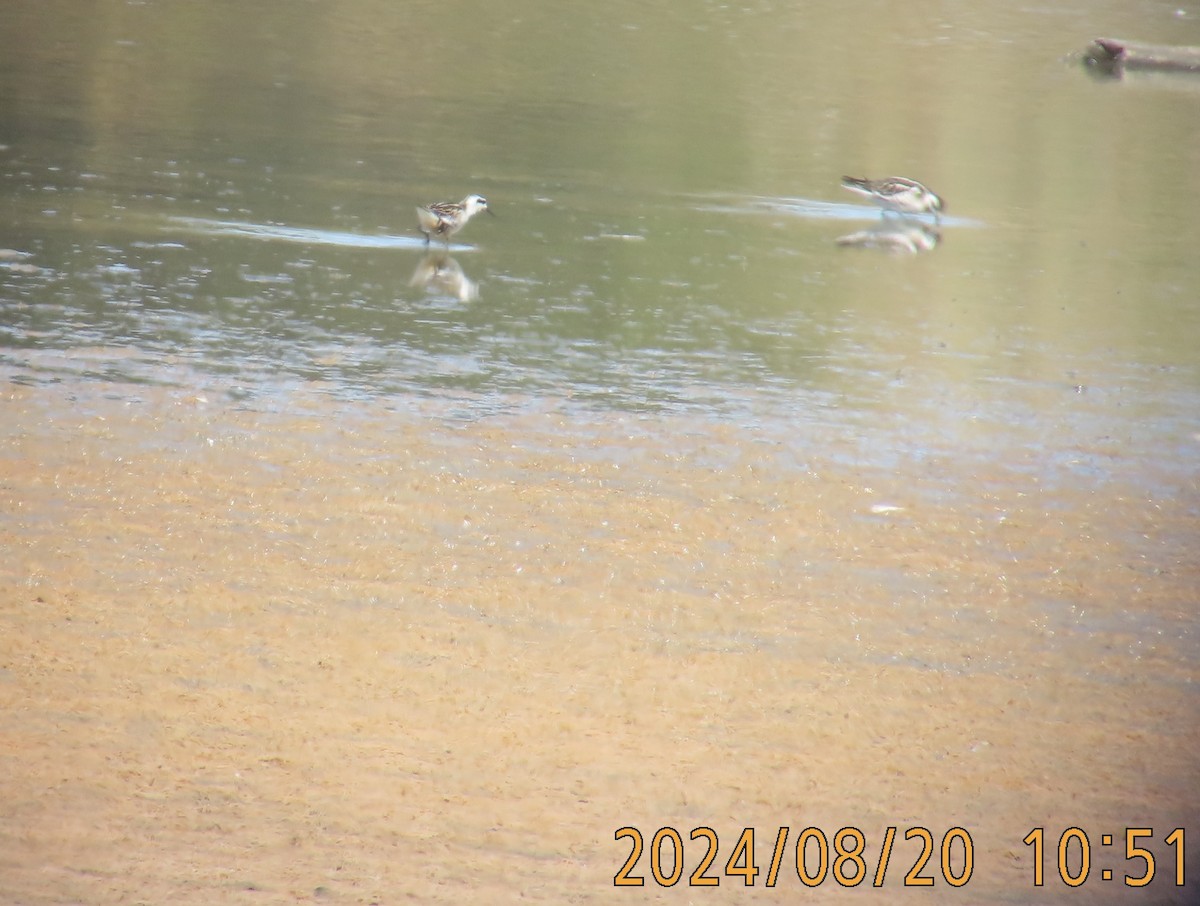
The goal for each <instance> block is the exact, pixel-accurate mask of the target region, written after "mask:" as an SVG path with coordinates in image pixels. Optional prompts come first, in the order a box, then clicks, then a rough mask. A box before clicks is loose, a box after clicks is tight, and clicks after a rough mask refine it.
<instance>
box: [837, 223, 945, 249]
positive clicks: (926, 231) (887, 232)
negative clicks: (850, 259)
mask: <svg viewBox="0 0 1200 906" xmlns="http://www.w3.org/2000/svg"><path fill="white" fill-rule="evenodd" d="M941 241H942V234H941V233H940V232H939V231H938V230H936V229H934V228H933V227H931V226H930V225H929V224H926V223H916V222H914V221H911V220H907V219H906V218H903V217H901V218H897V219H896V222H894V223H893V222H888V221H885V222H884V223H882V224H880V225H879V226H877V227H872V228H870V229H866V230H859V231H858V232H856V233H848V234H847V235H845V236H839V237H838V238H837V240H836V242H837V244H838V245H842V246H852V247H854V248H861V249H878V250H879V251H883V252H889V253H891V254H893V255H919V254H921V253H922V252H931V251H933V250H934V249H935V248H937V245H938V243H939V242H941Z"/></svg>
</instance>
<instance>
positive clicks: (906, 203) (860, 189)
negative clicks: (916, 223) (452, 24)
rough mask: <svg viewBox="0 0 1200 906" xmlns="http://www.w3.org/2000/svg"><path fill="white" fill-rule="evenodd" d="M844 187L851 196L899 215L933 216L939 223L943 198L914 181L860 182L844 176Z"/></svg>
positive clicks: (854, 178) (896, 179)
mask: <svg viewBox="0 0 1200 906" xmlns="http://www.w3.org/2000/svg"><path fill="white" fill-rule="evenodd" d="M842 185H843V186H845V187H846V188H847V189H849V190H850V191H851V192H857V193H859V194H860V195H865V196H867V198H869V199H871V201H873V202H875V204H877V205H879V206H880V207H881V208H883V210H884V213H887V212H889V211H891V212H893V213H896V214H932V215H933V218H934V220H939V219H940V217H939V215H940V214H941V213H942V209H943V208H945V206H946V205H945V203H944V202H943V201H942V199H941V196H940V195H937V194H936V193H934V192H931V191H930V190H929V189H928V188H926V187H925V186H923V185H921V184H920V183H919V182H917V181H916V180H915V179H905V178H904V177H903V176H888V177H885V178H884V179H861V178H859V177H857V176H843V177H842Z"/></svg>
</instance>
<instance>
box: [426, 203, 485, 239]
mask: <svg viewBox="0 0 1200 906" xmlns="http://www.w3.org/2000/svg"><path fill="white" fill-rule="evenodd" d="M480 211H487V212H488V213H489V214H491V213H492V211H491V208H489V207H488V203H487V199H486V198H484V197H483V196H482V195H468V196H467V197H466V198H464V199H463V200H462V201H438V202H434V203H433V204H426V205H418V206H417V223H418V226H419V229H420V230H421V232H422V233H424V234H425V244H426V245H429V238H430V237H431V236H433V235H434V234H437V235H438V236H441V237H442V239H444V240H445V241H446V245H449V244H450V237H451V236H453V235H454V234H455V233H457V232H458V231H459V230H461V229H462V228H463V227H465V226H466V225H467V221H468V220H470V219H471V218H472V217H474V216H475V215H476V214H478V213H479V212H480ZM493 216H494V215H493Z"/></svg>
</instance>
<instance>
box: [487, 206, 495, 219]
mask: <svg viewBox="0 0 1200 906" xmlns="http://www.w3.org/2000/svg"><path fill="white" fill-rule="evenodd" d="M484 210H485V211H487V212H488V213H489V214H491V215H492V216H493V217H495V216H496V212H495V211H493V210H492V209H491V208H484Z"/></svg>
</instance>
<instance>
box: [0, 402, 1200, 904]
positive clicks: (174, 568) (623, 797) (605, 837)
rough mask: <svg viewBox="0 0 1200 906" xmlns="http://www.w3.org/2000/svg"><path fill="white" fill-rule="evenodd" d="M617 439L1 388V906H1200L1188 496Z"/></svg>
mask: <svg viewBox="0 0 1200 906" xmlns="http://www.w3.org/2000/svg"><path fill="white" fill-rule="evenodd" d="M596 418H597V423H593V424H592V425H590V426H589V429H588V430H586V431H579V430H576V427H575V426H574V425H572V424H571V423H570V420H569V417H568V416H565V415H554V414H546V415H540V416H526V417H516V416H513V417H506V418H496V419H493V420H483V421H477V422H474V423H459V424H454V423H450V422H447V421H445V420H442V419H435V418H421V417H418V416H416V415H412V414H408V415H405V416H403V417H400V416H398V415H397V414H396V413H388V412H386V411H378V410H374V409H372V408H370V407H368V406H367V405H366V404H363V405H362V406H356V405H352V404H348V403H332V402H331V403H329V404H328V406H327V407H325V408H323V407H322V405H321V404H319V403H314V404H313V405H312V408H311V409H309V410H307V411H305V412H302V413H291V414H286V413H278V412H255V411H249V410H247V409H238V408H235V407H234V406H233V405H232V404H226V403H224V402H220V403H218V402H213V401H207V400H204V399H200V398H195V397H188V396H187V395H186V394H183V393H173V392H166V391H155V390H146V389H145V388H136V398H132V396H131V391H130V390H129V388H123V387H105V386H103V385H87V386H83V387H80V386H76V387H74V388H71V389H68V388H65V387H57V388H56V387H40V388H28V387H20V386H13V385H10V386H9V387H8V388H7V389H6V390H5V391H4V393H3V396H0V512H2V513H3V519H2V521H0V551H2V556H0V901H2V902H4V903H25V904H43V903H73V902H81V903H90V904H106V903H151V904H159V903H172V904H179V903H197V904H211V903H255V904H261V903H276V902H279V903H289V902H323V903H324V902H329V903H399V902H420V903H497V902H511V901H516V900H527V901H533V902H547V903H561V902H589V903H590V902H600V901H608V900H615V899H620V900H621V901H622V902H626V903H629V902H644V901H653V902H660V901H661V902H679V903H683V902H704V903H709V902H735V901H736V902H748V901H750V900H751V899H753V901H755V902H772V903H774V902H797V901H804V902H825V901H841V900H845V899H847V898H849V899H851V900H854V901H856V902H858V901H868V902H879V903H882V902H892V901H894V900H897V899H899V900H901V901H910V900H911V901H912V902H921V903H932V902H950V901H953V902H960V903H1033V902H1048V903H1057V902H1066V901H1068V900H1069V901H1070V902H1084V901H1086V902H1089V903H1097V902H1099V903H1105V902H1134V901H1135V900H1136V902H1138V903H1148V902H1154V903H1165V902H1180V903H1183V902H1196V900H1197V897H1196V891H1195V885H1196V882H1195V881H1192V880H1191V877H1193V876H1189V883H1188V885H1187V887H1186V888H1183V889H1180V888H1177V887H1176V886H1175V867H1174V866H1175V854H1176V849H1175V848H1173V847H1172V846H1170V845H1169V844H1168V843H1167V842H1166V840H1165V838H1166V837H1167V835H1168V834H1170V833H1171V831H1172V830H1174V829H1175V828H1177V827H1185V828H1187V830H1189V831H1191V832H1193V833H1200V827H1198V826H1197V821H1196V819H1197V817H1198V815H1200V797H1198V796H1197V794H1196V791H1197V790H1200V754H1198V753H1200V695H1198V687H1197V679H1198V678H1200V671H1198V669H1197V668H1198V657H1197V645H1196V641H1197V640H1196V629H1197V606H1198V605H1197V601H1198V597H1200V594H1198V592H1197V589H1200V568H1198V556H1197V553H1196V552H1197V550H1198V549H1200V544H1198V539H1200V507H1198V505H1197V503H1198V500H1200V497H1198V495H1197V493H1196V488H1195V487H1194V486H1192V487H1185V488H1178V489H1173V490H1172V492H1171V493H1169V494H1161V495H1160V496H1157V497H1155V496H1151V495H1150V494H1149V493H1148V492H1147V491H1146V490H1145V489H1144V488H1139V487H1138V486H1135V485H1131V486H1128V487H1122V486H1114V485H1113V484H1112V483H1111V482H1110V483H1105V484H1097V483H1095V482H1087V481H1083V480H1080V481H1077V482H1055V483H1054V486H1053V487H1048V486H1046V485H1047V483H1046V482H1039V480H1038V478H1037V477H1036V472H1035V471H1031V470H1028V469H1005V468H1002V467H999V466H997V467H996V468H995V470H994V471H993V472H990V473H988V474H982V475H981V474H978V471H977V468H976V467H972V469H971V471H972V474H966V473H965V472H966V470H964V469H962V468H960V467H956V465H955V463H954V462H953V461H947V462H938V463H926V464H923V465H920V466H913V467H912V468H907V467H904V468H899V469H897V470H896V471H894V472H884V471H870V470H863V469H860V468H856V467H852V466H847V465H846V464H845V461H844V459H843V458H841V457H838V458H834V457H831V458H830V460H829V461H828V462H820V461H815V462H814V461H811V460H810V461H809V462H808V463H806V465H805V466H804V467H803V468H797V467H795V466H794V464H792V463H791V460H790V459H789V458H788V457H787V455H786V454H787V451H786V450H783V449H780V447H779V445H777V444H771V443H764V442H761V441H760V440H756V439H755V438H754V437H752V436H748V437H743V436H740V435H739V433H738V432H736V431H734V430H732V429H718V428H713V427H711V426H705V425H699V424H689V423H687V422H686V421H685V420H675V421H671V420H667V419H664V420H661V421H659V422H655V421H654V420H644V419H643V420H637V419H630V418H628V417H622V416H616V415H614V416H612V417H611V424H609V425H605V424H603V419H604V417H603V416H597V417H596ZM1070 826H1079V827H1081V828H1082V829H1084V830H1085V831H1086V832H1087V833H1088V834H1089V836H1090V841H1091V875H1090V876H1089V878H1088V880H1087V882H1086V884H1085V891H1083V892H1079V891H1070V890H1068V888H1067V887H1066V886H1064V884H1063V883H1062V881H1060V880H1059V877H1058V863H1057V849H1058V842H1059V838H1060V836H1061V834H1062V833H1063V831H1064V830H1065V829H1066V828H1068V827H1070ZM624 827H632V828H636V829H637V831H638V832H640V834H641V836H642V837H643V842H644V844H645V848H644V849H643V851H642V852H641V855H640V858H639V859H638V860H637V862H636V864H634V865H633V866H632V868H631V869H630V871H629V874H630V875H631V876H637V877H642V878H644V879H645V887H643V888H642V889H640V890H618V889H614V877H615V876H616V875H617V874H618V872H619V871H620V870H621V868H622V865H623V864H624V863H625V861H626V859H627V857H628V856H630V854H631V851H632V850H633V847H634V838H633V837H632V836H630V837H622V838H620V839H618V838H617V832H618V830H619V829H621V828H624ZM664 827H669V828H673V829H674V830H675V831H677V832H678V834H679V838H680V840H682V841H683V844H684V847H683V848H684V852H683V864H682V869H683V870H682V877H681V879H680V880H679V882H678V884H677V885H676V886H675V887H673V888H669V889H668V888H665V887H662V886H660V884H659V883H657V881H656V880H655V877H654V874H653V872H654V870H658V871H659V872H660V874H663V875H664V876H666V877H665V879H667V880H669V877H670V876H671V875H672V873H673V865H674V860H673V857H672V855H671V853H672V844H671V843H670V842H669V839H667V840H666V842H664V837H663V836H660V837H659V846H658V847H657V850H656V851H657V852H658V853H660V854H661V858H653V859H652V851H654V850H655V847H653V846H652V842H653V838H654V836H655V834H656V832H657V831H658V830H659V829H660V828H664ZM702 827H707V828H711V829H712V832H713V833H714V834H715V838H716V840H717V852H716V856H715V859H713V861H712V863H711V865H710V866H708V868H707V870H706V872H705V876H706V877H709V878H714V879H718V880H719V886H718V887H715V888H707V889H703V888H700V887H698V886H696V883H695V881H693V880H690V878H691V876H692V875H693V873H694V872H698V871H699V870H700V869H701V868H702V867H703V866H702V864H701V863H702V861H703V859H704V856H705V854H706V852H707V851H708V849H709V846H710V844H709V842H708V841H707V839H697V840H693V839H691V834H692V832H693V830H694V829H696V828H702ZM809 827H811V828H817V829H819V830H820V831H821V833H822V834H823V835H824V838H825V839H826V840H827V841H828V848H829V850H830V863H829V865H828V867H827V869H826V872H825V877H824V881H823V883H821V884H820V885H819V886H817V887H814V888H813V889H807V888H806V887H805V886H804V885H803V884H802V883H801V881H800V879H799V878H798V876H797V871H796V857H795V844H796V841H797V839H798V838H799V837H800V835H801V832H802V831H803V830H804V829H805V828H809ZM844 827H856V828H858V829H859V830H860V831H861V832H862V834H863V835H864V837H865V852H864V857H865V871H866V874H867V878H866V880H865V882H864V883H863V884H862V885H861V886H859V887H857V888H855V889H844V888H842V887H841V886H840V885H839V884H838V883H837V880H836V879H835V877H834V874H835V867H836V868H837V869H838V870H839V871H841V873H842V877H843V878H845V879H847V880H848V879H851V878H853V876H854V873H855V863H854V861H853V859H851V860H849V861H845V860H843V861H842V862H839V863H837V865H836V866H835V864H834V862H833V859H834V858H835V857H836V856H837V853H836V851H834V849H835V835H836V834H837V832H838V831H839V829H841V828H844ZM889 827H895V828H896V829H897V831H896V836H895V843H894V848H893V851H892V856H891V860H890V862H889V864H888V866H887V871H886V873H885V874H884V875H883V877H882V887H881V888H875V887H872V880H873V879H874V877H875V874H876V870H877V864H878V862H879V853H880V848H881V846H882V844H883V841H884V837H885V833H886V831H887V828H889ZM914 827H924V828H926V829H927V830H928V832H929V834H930V836H931V839H932V841H933V854H932V856H931V858H930V859H929V861H928V863H927V864H926V865H925V866H924V867H923V869H922V870H921V872H920V874H921V876H923V877H926V878H932V879H933V881H934V887H933V889H932V890H930V889H929V888H913V887H906V886H905V874H906V873H907V872H908V871H909V870H910V869H911V868H912V867H913V866H914V864H915V863H918V862H919V859H920V856H921V845H920V841H919V840H918V839H915V838H914V839H905V832H906V831H907V830H908V829H910V828H914ZM954 827H959V828H962V829H963V830H964V831H966V832H967V834H969V839H970V842H971V847H972V856H973V860H972V867H971V874H970V879H969V880H968V881H967V884H966V888H965V889H964V890H960V891H953V890H951V889H950V887H949V885H948V883H947V881H946V879H945V877H944V876H943V866H942V843H943V839H944V838H945V837H946V835H947V832H948V831H950V829H951V828H954ZM1038 827H1042V828H1045V841H1046V846H1045V863H1046V884H1045V887H1043V888H1035V887H1034V884H1033V881H1034V849H1033V848H1032V847H1031V846H1029V845H1026V844H1025V843H1023V842H1022V841H1023V839H1024V838H1025V837H1026V835H1027V834H1029V833H1030V831H1031V830H1032V829H1034V828H1038ZM1126 827H1146V828H1150V829H1151V830H1152V831H1153V837H1152V838H1145V839H1139V840H1138V841H1136V842H1138V844H1139V845H1143V846H1147V847H1148V848H1149V849H1150V850H1151V851H1152V852H1153V853H1154V854H1155V855H1156V857H1157V863H1156V866H1157V871H1156V876H1155V879H1154V881H1153V882H1152V884H1151V887H1150V891H1151V892H1149V893H1147V892H1146V891H1141V892H1138V891H1131V890H1129V889H1128V888H1126V887H1125V886H1124V885H1123V883H1122V881H1121V878H1122V877H1123V876H1124V875H1125V874H1132V875H1140V874H1143V873H1144V864H1143V863H1142V862H1141V861H1139V860H1132V861H1130V862H1126V861H1125V859H1124V854H1125V838H1124V829H1125V828H1126ZM744 828H753V829H754V835H755V836H754V847H753V850H752V863H753V864H754V866H755V867H757V869H758V871H759V874H758V875H757V877H756V878H755V886H754V889H753V891H747V890H746V889H745V887H744V879H743V877H742V876H741V875H737V874H731V875H727V874H726V873H725V871H726V865H727V862H728V861H729V859H730V857H731V856H737V855H739V853H738V851H737V849H736V844H737V843H738V840H739V837H741V835H742V833H743V829H744ZM781 828H786V829H787V834H788V835H787V838H786V841H785V844H784V846H783V848H782V850H781V858H780V859H779V861H778V865H777V875H776V877H775V878H774V879H773V881H774V886H768V884H769V881H771V880H772V879H771V878H769V873H770V872H771V868H772V856H773V849H774V846H775V843H776V839H777V835H778V834H779V833H780V829H781ZM1109 833H1110V834H1113V835H1114V840H1113V843H1112V845H1110V846H1104V845H1102V841H1101V839H1100V837H1101V835H1102V834H1109ZM665 836H666V838H669V836H670V835H669V834H667V835H665ZM807 840H808V843H807V845H806V853H807V861H806V863H805V866H806V867H805V871H806V872H807V873H808V875H809V876H810V880H816V879H817V878H819V877H820V875H821V865H820V858H819V857H820V850H821V835H820V834H818V833H816V832H815V831H814V832H810V833H809V834H808V835H807ZM840 842H841V844H842V845H843V848H845V849H852V848H853V846H852V837H850V836H847V835H843V836H842V838H841V840H840ZM964 843H965V835H962V836H959V837H957V838H955V837H954V836H953V835H952V836H951V845H950V847H949V851H948V852H949V855H948V858H947V862H948V864H947V865H946V869H947V870H948V871H949V872H951V873H952V874H955V875H961V874H962V873H963V871H964V853H965V845H964ZM1197 844H1200V839H1197V840H1195V841H1194V842H1192V848H1193V849H1194V848H1195V847H1196V845H1197ZM1072 845H1073V846H1076V849H1075V850H1073V852H1076V853H1077V852H1078V844H1077V843H1076V844H1072ZM1073 858H1074V859H1075V863H1076V867H1074V868H1073V867H1072V866H1071V865H1070V864H1069V865H1068V869H1069V870H1071V871H1073V872H1075V871H1077V870H1078V868H1077V862H1078V859H1077V858H1075V857H1073ZM652 862H653V864H652ZM738 864H739V865H741V864H744V859H739V862H738ZM735 867H736V866H735ZM1105 869H1109V870H1112V871H1113V872H1114V877H1115V880H1112V881H1105V880H1103V878H1102V875H1101V873H1102V871H1103V870H1105ZM1080 896H1083V897H1084V899H1083V900H1080V899H1079V897H1080Z"/></svg>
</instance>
